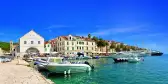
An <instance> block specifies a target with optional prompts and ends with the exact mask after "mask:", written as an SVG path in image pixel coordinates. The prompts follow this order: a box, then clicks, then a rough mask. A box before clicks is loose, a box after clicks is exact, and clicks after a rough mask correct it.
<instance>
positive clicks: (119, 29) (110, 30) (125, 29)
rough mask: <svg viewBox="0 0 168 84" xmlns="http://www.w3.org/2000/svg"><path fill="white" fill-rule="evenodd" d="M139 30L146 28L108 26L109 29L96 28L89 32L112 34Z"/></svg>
mask: <svg viewBox="0 0 168 84" xmlns="http://www.w3.org/2000/svg"><path fill="white" fill-rule="evenodd" d="M141 31H146V29H143V28H142V26H139V27H125V28H109V29H102V30H98V31H96V32H93V33H91V34H92V35H95V36H107V35H113V34H120V33H133V32H141Z"/></svg>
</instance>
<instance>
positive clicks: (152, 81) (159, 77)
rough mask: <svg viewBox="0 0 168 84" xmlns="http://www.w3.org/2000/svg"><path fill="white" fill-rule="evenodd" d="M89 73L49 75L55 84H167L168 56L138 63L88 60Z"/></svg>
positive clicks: (148, 58)
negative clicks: (91, 66)
mask: <svg viewBox="0 0 168 84" xmlns="http://www.w3.org/2000/svg"><path fill="white" fill-rule="evenodd" d="M88 61H89V62H91V63H92V64H94V66H95V70H94V71H92V72H90V73H79V74H71V75H67V76H64V75H58V74H54V75H50V76H49V77H48V79H51V80H52V81H53V82H55V83H56V84H168V67H167V66H168V55H163V56H155V57H154V56H153V57H152V56H148V57H144V61H141V62H139V63H114V62H113V59H112V58H101V59H97V60H96V59H95V60H88Z"/></svg>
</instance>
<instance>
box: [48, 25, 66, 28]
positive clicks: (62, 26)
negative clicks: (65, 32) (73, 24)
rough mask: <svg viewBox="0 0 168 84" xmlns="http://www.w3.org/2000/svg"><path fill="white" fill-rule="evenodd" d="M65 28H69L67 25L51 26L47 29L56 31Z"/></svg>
mask: <svg viewBox="0 0 168 84" xmlns="http://www.w3.org/2000/svg"><path fill="white" fill-rule="evenodd" d="M64 27H68V26H65V25H51V26H49V27H47V28H45V29H56V28H64Z"/></svg>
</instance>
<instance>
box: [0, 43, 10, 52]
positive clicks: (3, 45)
mask: <svg viewBox="0 0 168 84" xmlns="http://www.w3.org/2000/svg"><path fill="white" fill-rule="evenodd" d="M0 48H1V49H2V50H4V51H10V44H9V43H8V42H0Z"/></svg>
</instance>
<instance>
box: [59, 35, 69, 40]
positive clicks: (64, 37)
mask: <svg viewBox="0 0 168 84" xmlns="http://www.w3.org/2000/svg"><path fill="white" fill-rule="evenodd" d="M60 37H62V38H63V39H65V40H68V38H67V36H60Z"/></svg>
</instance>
